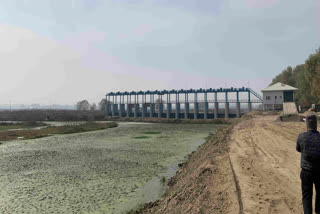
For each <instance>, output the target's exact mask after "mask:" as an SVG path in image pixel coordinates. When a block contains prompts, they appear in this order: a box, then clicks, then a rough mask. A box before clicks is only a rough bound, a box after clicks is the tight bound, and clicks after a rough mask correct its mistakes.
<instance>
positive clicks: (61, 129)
mask: <svg viewBox="0 0 320 214" xmlns="http://www.w3.org/2000/svg"><path fill="white" fill-rule="evenodd" d="M117 126H118V124H117V123H115V122H112V123H94V122H87V123H84V124H76V125H65V126H48V127H46V128H43V129H39V130H15V131H6V130H3V131H1V132H0V141H8V140H15V139H17V137H23V139H36V138H43V137H48V136H50V135H55V134H72V133H81V132H89V131H97V130H103V129H108V128H113V127H117Z"/></svg>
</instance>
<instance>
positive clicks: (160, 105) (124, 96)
mask: <svg viewBox="0 0 320 214" xmlns="http://www.w3.org/2000/svg"><path fill="white" fill-rule="evenodd" d="M231 97H232V98H231ZM253 103H262V97H261V96H260V95H259V94H258V93H257V92H255V91H254V90H252V89H251V88H245V87H242V88H232V87H231V88H219V89H212V88H209V89H202V88H200V89H189V90H184V89H181V90H162V91H158V90H156V91H149V90H148V91H132V92H127V91H125V92H110V93H108V94H107V95H106V108H105V111H106V112H105V113H106V116H111V117H135V118H138V117H142V118H146V117H151V118H168V119H169V118H172V119H174V118H175V119H214V118H231V117H240V116H241V104H242V105H243V104H245V105H247V109H248V111H251V110H252V104H253ZM230 104H235V114H234V113H233V114H232V113H230ZM221 106H223V108H224V112H223V113H221V112H220V111H219V108H221Z"/></svg>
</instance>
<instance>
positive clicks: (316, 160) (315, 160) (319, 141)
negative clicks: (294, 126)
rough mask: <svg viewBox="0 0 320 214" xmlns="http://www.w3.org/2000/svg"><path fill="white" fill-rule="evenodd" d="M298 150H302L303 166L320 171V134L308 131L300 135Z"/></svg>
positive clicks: (306, 168) (303, 167)
mask: <svg viewBox="0 0 320 214" xmlns="http://www.w3.org/2000/svg"><path fill="white" fill-rule="evenodd" d="M296 149H297V151H298V152H301V168H302V169H304V170H308V171H313V172H319V173H320V134H319V132H318V131H316V130H313V131H307V132H304V133H302V134H300V135H299V137H298V140H297V148H296Z"/></svg>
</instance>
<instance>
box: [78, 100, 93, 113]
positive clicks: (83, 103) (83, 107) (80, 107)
mask: <svg viewBox="0 0 320 214" xmlns="http://www.w3.org/2000/svg"><path fill="white" fill-rule="evenodd" d="M76 107H77V110H78V111H86V110H89V107H90V104H89V102H88V101H87V100H81V101H79V102H77V105H76Z"/></svg>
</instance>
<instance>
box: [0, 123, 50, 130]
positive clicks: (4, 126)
mask: <svg viewBox="0 0 320 214" xmlns="http://www.w3.org/2000/svg"><path fill="white" fill-rule="evenodd" d="M41 126H47V124H45V123H42V122H18V123H8V122H0V130H10V129H31V128H37V127H41Z"/></svg>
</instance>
